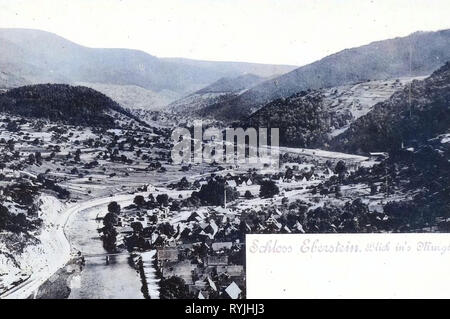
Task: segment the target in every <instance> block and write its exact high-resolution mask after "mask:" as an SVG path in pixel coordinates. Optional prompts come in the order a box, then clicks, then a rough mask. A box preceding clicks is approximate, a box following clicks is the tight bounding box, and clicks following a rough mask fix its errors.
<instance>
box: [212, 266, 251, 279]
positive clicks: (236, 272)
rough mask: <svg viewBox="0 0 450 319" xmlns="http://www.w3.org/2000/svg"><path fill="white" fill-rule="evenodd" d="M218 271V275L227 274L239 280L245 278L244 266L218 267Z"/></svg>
mask: <svg viewBox="0 0 450 319" xmlns="http://www.w3.org/2000/svg"><path fill="white" fill-rule="evenodd" d="M216 271H217V274H218V275H222V274H226V275H228V276H230V277H236V278H239V279H240V278H242V277H243V276H244V266H242V265H229V266H217V267H216Z"/></svg>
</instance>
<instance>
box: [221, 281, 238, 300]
mask: <svg viewBox="0 0 450 319" xmlns="http://www.w3.org/2000/svg"><path fill="white" fill-rule="evenodd" d="M225 292H226V293H227V294H228V296H230V298H231V299H238V298H239V295H240V294H241V292H242V290H241V289H240V288H239V286H238V285H236V283H235V282H234V281H233V282H232V283H231V284H230V285H229V286H228V287H227V288H225Z"/></svg>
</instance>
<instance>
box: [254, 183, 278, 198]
mask: <svg viewBox="0 0 450 319" xmlns="http://www.w3.org/2000/svg"><path fill="white" fill-rule="evenodd" d="M279 193H280V189H279V188H278V186H277V185H276V184H275V182H274V181H272V180H268V181H262V182H261V188H260V189H259V196H260V197H261V198H271V197H274V196H275V195H277V194H279Z"/></svg>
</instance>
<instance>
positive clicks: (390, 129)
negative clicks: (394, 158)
mask: <svg viewBox="0 0 450 319" xmlns="http://www.w3.org/2000/svg"><path fill="white" fill-rule="evenodd" d="M449 128H450V63H447V64H445V66H443V67H442V68H440V69H439V70H437V71H436V72H434V73H433V74H432V75H431V76H430V77H429V78H427V79H425V80H423V81H413V82H412V84H411V86H407V87H405V88H404V89H403V90H401V91H399V92H397V93H395V94H394V95H393V96H392V97H391V98H390V99H388V100H386V101H385V102H381V103H378V104H377V105H375V106H374V107H373V109H372V110H371V111H370V112H369V113H368V114H366V115H365V116H363V117H361V118H359V119H358V120H356V121H355V122H354V123H353V124H352V125H351V126H350V128H349V129H348V130H347V131H345V132H344V133H343V134H341V135H339V136H337V137H336V138H335V139H334V140H333V141H332V144H331V145H332V148H333V149H335V150H340V151H346V152H350V153H361V152H374V151H392V150H397V149H399V148H401V146H402V145H403V146H404V147H417V146H418V145H420V144H421V143H423V142H425V141H427V140H428V139H432V138H435V137H436V136H437V135H440V134H446V133H449Z"/></svg>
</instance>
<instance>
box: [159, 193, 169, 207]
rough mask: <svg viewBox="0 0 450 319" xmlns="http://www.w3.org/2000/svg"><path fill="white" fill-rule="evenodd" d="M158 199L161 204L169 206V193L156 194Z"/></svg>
mask: <svg viewBox="0 0 450 319" xmlns="http://www.w3.org/2000/svg"><path fill="white" fill-rule="evenodd" d="M156 201H157V202H158V204H159V205H160V206H168V205H169V195H167V194H159V195H158V196H156Z"/></svg>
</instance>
